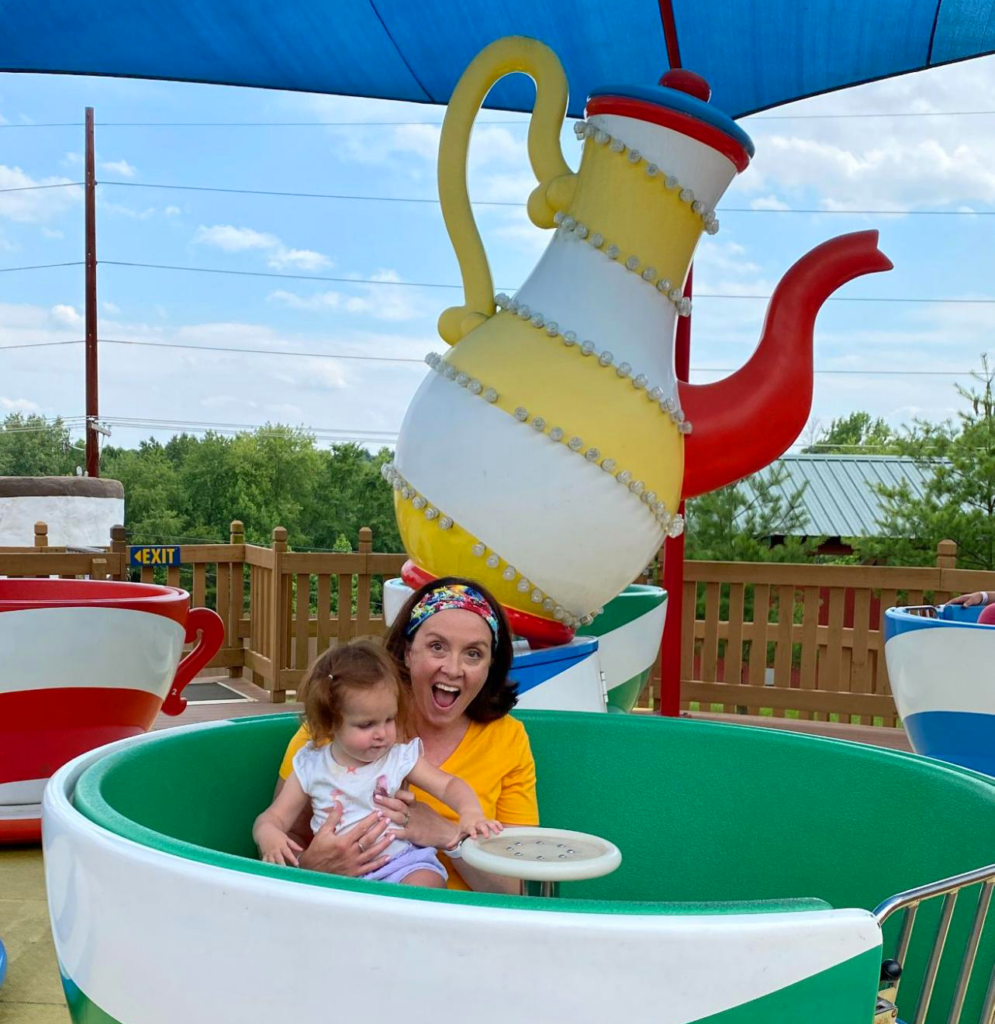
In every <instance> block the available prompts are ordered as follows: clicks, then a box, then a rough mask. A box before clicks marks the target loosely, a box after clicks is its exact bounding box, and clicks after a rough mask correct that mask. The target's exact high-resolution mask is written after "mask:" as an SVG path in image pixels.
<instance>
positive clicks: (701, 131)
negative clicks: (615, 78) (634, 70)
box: [587, 68, 755, 171]
mask: <svg viewBox="0 0 995 1024" xmlns="http://www.w3.org/2000/svg"><path fill="white" fill-rule="evenodd" d="M710 95H711V89H710V88H709V86H708V83H707V82H706V81H705V80H704V79H703V78H702V77H701V76H700V75H696V74H694V73H693V72H690V71H685V70H684V69H682V68H675V69H674V70H672V71H668V72H667V73H666V74H665V75H664V76H663V77H662V78H661V79H660V84H659V85H656V86H643V85H607V86H602V87H601V88H599V89H594V90H593V91H592V92H591V94H590V96H589V97H588V100H587V116H588V117H591V116H592V115H594V114H620V115H622V116H623V117H634V118H637V119H638V120H640V121H652V122H653V123H654V124H659V125H662V126H663V127H665V128H672V129H674V130H675V131H679V132H681V133H682V134H684V135H689V136H691V137H692V138H694V139H697V140H698V141H699V142H703V143H705V145H707V146H710V147H711V148H712V149H716V150H718V151H719V152H720V153H722V154H723V155H724V156H726V157H728V158H729V159H730V160H731V161H732V162H733V163H734V164H735V165H736V168H737V170H740V171H743V170H745V169H746V167H747V165H748V164H749V162H750V158H751V157H752V156H753V154H754V153H755V149H754V146H753V140H752V139H751V138H750V137H749V135H747V134H746V132H745V131H743V129H742V128H740V126H739V125H738V124H736V122H735V121H734V120H733V119H732V118H731V117H729V115H728V114H725V113H723V112H722V111H721V110H719V109H718V108H717V107H713V106H710V105H709V103H708V98H709V96H710Z"/></svg>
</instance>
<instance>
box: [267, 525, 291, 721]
mask: <svg viewBox="0 0 995 1024" xmlns="http://www.w3.org/2000/svg"><path fill="white" fill-rule="evenodd" d="M286 553H287V531H286V529H285V528H284V527H282V526H277V527H275V528H274V530H273V578H272V580H271V583H270V585H271V590H270V608H271V609H272V617H271V619H270V622H269V628H270V644H269V649H270V657H271V659H272V661H271V664H272V668H273V678H272V680H271V685H272V687H273V688H272V691H271V700H272V701H273V703H274V704H283V703H284V702H285V701H286V699H287V691H286V689H285V688H284V686H283V680H282V678H281V676H282V674H283V669H284V667H285V664H286V660H287V650H288V649H289V642H290V636H289V633H290V601H289V600H288V598H289V594H288V593H287V587H286V586H285V585H284V579H283V556H284V555H285V554H286Z"/></svg>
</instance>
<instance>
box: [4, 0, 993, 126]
mask: <svg viewBox="0 0 995 1024" xmlns="http://www.w3.org/2000/svg"><path fill="white" fill-rule="evenodd" d="M671 9H672V13H673V26H674V35H675V36H676V43H677V45H678V47H679V50H680V62H681V64H682V65H683V66H684V67H686V68H689V69H691V70H693V71H697V72H698V73H699V74H702V75H704V76H705V78H707V79H708V81H709V82H710V83H711V85H712V90H713V96H712V101H713V102H714V103H715V104H716V106H718V107H719V108H720V109H721V110H724V111H726V112H727V113H729V114H731V115H733V116H734V117H739V116H742V115H743V114H748V113H751V112H752V111H755V110H761V109H763V108H765V107H771V106H775V105H777V104H779V103H786V102H788V101H790V100H794V99H798V98H800V97H803V96H811V95H814V94H816V93H821V92H826V91H828V90H832V89H841V88H844V87H846V86H849V85H854V84H857V83H859V82H867V81H871V80H873V79H877V78H884V77H887V76H890V75H898V74H902V73H904V72H908V71H917V70H920V69H922V68H928V67H932V66H935V65H937V64H944V63H949V62H950V61H956V60H963V59H965V58H967V57H976V56H979V55H981V54H985V53H991V52H993V51H995V0H486V2H484V0H420V2H412V0H0V70H2V71H34V72H56V73H67V74H87V75H120V76H127V77H136V78H162V79H173V80H181V81H195V82H215V83H219V84H226V85H243V86H257V87H264V88H272V89H293V90H300V91H305V92H320V93H334V94H339V95H347V96H370V97H377V98H381V99H392V100H409V101H415V102H422V103H445V102H446V101H447V100H448V99H449V95H450V93H451V91H452V89H453V86H454V84H455V83H456V80H457V79H458V77H459V75H460V73H461V72H462V71H463V69H464V68H465V67H466V65H467V64H468V63H469V61H470V60H471V59H472V58H473V56H474V55H475V54H476V53H477V52H478V51H479V50H480V49H482V48H483V47H484V46H486V45H487V44H488V43H490V42H491V41H492V40H494V39H497V38H499V37H501V36H505V35H528V36H534V37H535V38H537V39H541V40H542V41H543V42H545V43H547V44H548V45H549V46H550V47H552V48H553V50H555V51H556V53H557V54H558V55H559V57H560V59H561V60H562V62H563V64H564V67H565V68H566V71H567V75H568V76H569V79H570V114H571V115H574V116H579V115H580V114H581V113H582V112H583V107H584V100H585V98H586V96H587V94H588V92H590V91H591V90H592V89H595V88H597V87H598V86H599V85H602V84H604V83H606V82H612V83H623V84H631V85H636V86H647V85H654V84H656V82H657V81H658V79H659V77H660V75H661V74H662V73H663V72H664V71H666V70H667V69H668V68H669V66H670V64H669V62H668V59H667V52H668V51H667V44H666V39H665V35H664V21H665V15H664V13H663V12H666V11H668V10H671ZM532 101H533V88H532V85H531V83H530V82H528V81H527V80H525V79H524V78H523V76H520V75H515V76H512V78H511V79H509V80H506V81H505V82H504V83H502V84H501V85H499V86H498V87H497V88H496V89H495V90H493V92H492V93H491V96H490V97H489V100H488V104H487V105H488V106H490V107H494V108H504V109H510V110H528V109H530V108H531V106H532Z"/></svg>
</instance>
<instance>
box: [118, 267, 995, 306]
mask: <svg viewBox="0 0 995 1024" xmlns="http://www.w3.org/2000/svg"><path fill="white" fill-rule="evenodd" d="M100 262H101V264H102V265H103V266H113V267H141V268H144V269H146V270H179V271H185V272H187V273H192V274H232V275H234V276H236V277H273V278H280V279H288V280H292V281H331V282H334V283H336V284H361V285H388V286H392V287H394V288H451V289H462V287H463V285H461V284H441V283H440V282H438V281H383V280H378V279H374V278H370V277H325V276H319V275H315V274H280V273H276V272H274V271H265V270H227V269H225V268H222V267H178V266H173V265H170V264H164V263H135V262H131V261H124V260H101V261H100ZM500 290H502V291H505V292H509V293H513V292H515V291H517V289H516V288H503V289H500ZM770 298H771V296H770V295H738V294H735V295H734V294H727V293H725V292H699V293H698V294H697V295H695V301H696V302H697V301H698V299H737V300H738V299H754V300H757V301H759V300H764V301H766V300H768V299H770ZM826 301H827V302H915V303H932V304H954V305H956V304H964V305H995V298H981V299H929V298H919V297H915V298H901V297H896V298H890V297H885V296H846V295H839V296H836V295H833V296H830V297H829V298H828V299H826Z"/></svg>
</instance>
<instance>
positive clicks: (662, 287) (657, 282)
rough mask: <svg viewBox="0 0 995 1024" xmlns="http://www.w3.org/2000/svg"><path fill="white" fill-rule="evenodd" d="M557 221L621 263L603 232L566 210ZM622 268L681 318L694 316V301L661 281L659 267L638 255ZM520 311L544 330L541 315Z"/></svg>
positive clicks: (616, 249) (667, 280)
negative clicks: (661, 299) (632, 274)
mask: <svg viewBox="0 0 995 1024" xmlns="http://www.w3.org/2000/svg"><path fill="white" fill-rule="evenodd" d="M553 221H554V222H555V223H556V225H557V229H558V230H559V231H565V232H566V233H567V234H570V233H571V232H572V233H573V234H575V235H576V236H577V237H578V238H580V239H581V240H582V241H584V242H587V244H588V245H590V246H592V247H593V248H595V249H600V250H601V251H602V252H603V253H604V255H605V256H607V257H608V259H610V260H612V261H614V260H617V259H618V258H619V256H620V255H621V254H622V250H621V249H620V248H619V247H618V246H617V245H615V244H614V243H612V244H609V245H605V236H604V235H603V234H601V232H600V231H595V232H594V233H593V234H592V233H591V232H590V228H588V226H587V225H586V224H579V223H578V222H577V221H576V220H574V218H573V217H570V216H567V215H566V214H564V213H563V211H562V210H557V211H556V213H554V214H553ZM622 265H623V266H624V267H625V269H626V270H629V271H632V272H633V273H638V274H639V276H640V277H641V278H642V279H643V280H644V281H645V282H646V283H647V284H651V285H653V286H654V287H655V288H656V290H657V291H658V292H659V293H660V294H661V295H662V296H663V297H664V298H665V299H667V300H668V301H669V302H670V303H671V304H672V305H673V306H674V308H675V309H676V310H677V315H678V316H690V315H691V299H690V298H689V297H688V296H686V295H685V294H684V293H683V292H682V291H681V289H680V288H674V287H673V286H672V284H671V281H670V278H669V277H658V276H657V269H656V267H650V266H643V263H642V261H641V260H640V259H639V257H638V256H636V255H635V254H633V255H631V256H628V257H626V260H625V262H624V263H623V264H622ZM520 310H524V313H522V312H521V311H519V313H518V315H519V316H520V317H521V318H522V319H523V320H531V321H532V323H533V325H534V326H536V327H541V326H542V324H543V322H544V321H543V318H542V315H541V314H533V312H532V310H530V309H529V307H528V306H522V307H520ZM536 317H538V318H539V323H536V322H535V320H536Z"/></svg>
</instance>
